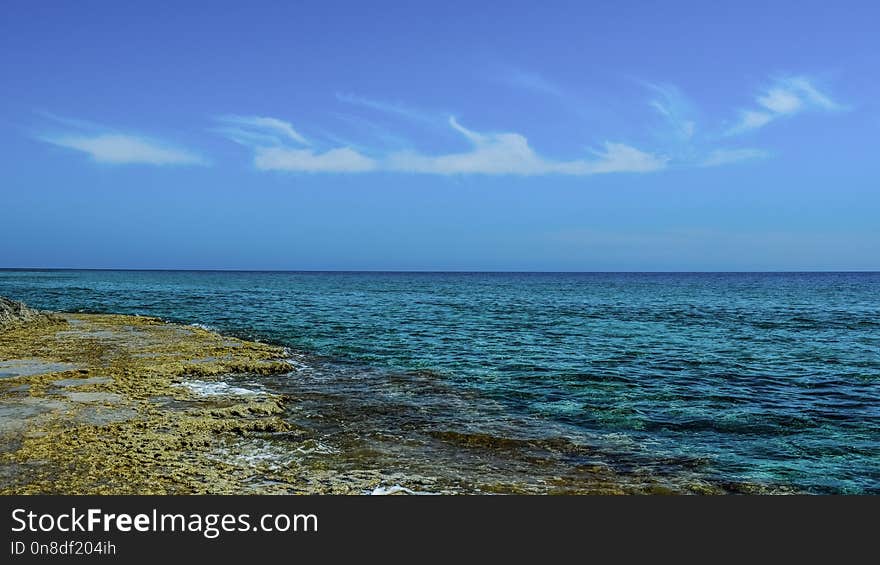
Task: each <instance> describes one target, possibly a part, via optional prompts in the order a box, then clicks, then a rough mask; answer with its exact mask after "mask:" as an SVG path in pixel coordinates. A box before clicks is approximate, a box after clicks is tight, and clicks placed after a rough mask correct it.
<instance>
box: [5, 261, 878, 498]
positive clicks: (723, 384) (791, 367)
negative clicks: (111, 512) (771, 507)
mask: <svg viewBox="0 0 880 565" xmlns="http://www.w3.org/2000/svg"><path fill="white" fill-rule="evenodd" d="M0 295H4V296H8V297H10V298H14V299H18V300H23V301H25V302H27V303H29V304H30V305H33V306H35V307H39V308H45V309H55V310H70V311H88V312H112V313H135V314H144V315H151V316H158V317H161V318H164V319H167V320H172V321H177V322H185V323H199V324H204V325H207V326H209V327H211V328H213V329H216V330H218V331H220V332H224V333H229V334H233V335H237V336H241V337H246V338H252V339H260V340H263V341H269V342H273V343H278V344H282V345H284V346H287V347H288V348H289V349H290V351H291V355H292V356H293V357H294V358H295V359H296V360H297V363H298V364H299V369H298V370H297V371H295V372H294V373H292V374H290V375H287V376H284V377H281V378H275V379H273V380H272V381H271V382H270V383H269V384H268V385H267V386H269V387H271V388H273V389H278V390H281V391H283V392H285V393H287V394H289V395H291V398H292V400H291V402H290V409H289V414H288V417H289V418H290V419H291V420H292V421H295V422H296V423H297V424H298V425H300V426H302V427H303V428H304V429H307V430H310V433H312V434H313V437H314V440H315V441H316V442H320V444H321V445H324V446H327V452H328V453H333V454H334V455H327V456H326V458H325V460H324V461H323V462H322V463H321V465H325V466H328V465H329V466H334V467H337V468H338V469H339V470H340V472H342V473H344V472H346V471H347V470H352V469H360V468H364V467H368V466H371V465H372V466H376V467H381V468H383V469H385V470H389V469H390V470H393V471H395V472H399V476H400V477H406V476H407V475H408V474H412V475H414V476H415V475H419V476H425V475H428V474H431V473H433V475H432V476H439V477H440V479H438V480H439V481H440V482H441V483H443V484H444V485H445V486H447V487H449V488H452V489H453V490H454V489H458V490H463V491H469V490H481V489H482V490H486V489H494V490H502V491H511V490H517V488H518V486H524V488H525V490H530V491H536V492H541V491H552V488H551V487H552V486H553V485H564V486H566V487H573V488H575V490H576V486H577V481H578V480H582V479H583V480H587V477H588V476H593V475H594V474H595V473H596V469H609V470H611V471H613V472H614V473H620V474H622V475H623V476H629V477H645V476H651V477H658V478H661V479H664V478H665V477H669V479H668V480H670V481H675V480H676V479H675V478H676V477H687V478H688V480H699V481H708V482H711V483H714V484H720V485H728V484H734V483H750V484H760V485H768V486H770V487H785V488H792V489H796V490H804V491H809V492H822V493H824V492H835V493H880V273H812V274H810V273H791V274H745V273H738V274H699V273H693V274H622V273H620V274H618V273H608V274H601V273H596V274H542V273H536V274H521V273H268V272H267V273H262V272H261V273H251V272H161V271H156V272H152V271H149V272H148V271H0ZM318 451H320V450H318ZM664 480H665V479H664ZM444 481H445V483H444ZM493 485H494V486H493Z"/></svg>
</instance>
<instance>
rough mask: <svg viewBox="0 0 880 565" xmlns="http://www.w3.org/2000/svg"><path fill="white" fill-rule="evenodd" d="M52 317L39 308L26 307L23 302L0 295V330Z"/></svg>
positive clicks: (49, 319) (45, 320)
mask: <svg viewBox="0 0 880 565" xmlns="http://www.w3.org/2000/svg"><path fill="white" fill-rule="evenodd" d="M53 319H54V318H53V317H52V316H50V315H48V314H45V313H43V312H40V311H39V310H34V309H33V308H28V307H27V306H25V304H24V303H23V302H17V301H15V300H10V299H8V298H4V297H3V296H0V332H3V331H6V330H11V329H13V328H17V327H19V326H23V325H25V324H30V323H35V322H48V321H51V320H53Z"/></svg>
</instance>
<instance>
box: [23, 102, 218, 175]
mask: <svg viewBox="0 0 880 565" xmlns="http://www.w3.org/2000/svg"><path fill="white" fill-rule="evenodd" d="M34 113H35V114H36V115H37V116H40V117H41V118H43V119H44V120H46V121H47V124H49V125H47V124H44V125H43V126H42V127H40V128H39V129H38V130H37V131H38V132H39V133H36V132H31V136H32V137H33V138H34V139H37V140H39V141H42V142H45V143H50V144H52V145H56V146H58V147H64V148H67V149H73V150H75V151H79V152H81V153H85V154H86V155H89V156H90V157H91V158H92V159H93V160H94V161H96V162H98V163H107V164H114V165H125V164H141V165H207V164H209V163H208V161H207V160H206V159H205V158H203V157H202V156H200V155H198V154H197V153H195V152H193V151H190V150H189V149H184V148H182V147H179V146H176V145H174V144H171V143H168V142H165V141H161V140H158V139H156V138H153V137H148V136H144V135H140V134H135V133H130V132H121V131H119V130H117V129H115V128H112V127H110V126H107V125H105V124H99V123H97V122H92V121H88V120H83V119H79V118H71V117H67V116H59V115H58V114H53V113H51V112H48V111H45V110H36V111H35V112H34Z"/></svg>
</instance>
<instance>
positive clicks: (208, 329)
mask: <svg viewBox="0 0 880 565" xmlns="http://www.w3.org/2000/svg"><path fill="white" fill-rule="evenodd" d="M189 326H190V327H191V328H199V329H201V330H205V331H206V332H213V331H215V330H214V328H212V327H211V326H206V325H205V324H199V323H198V322H196V323H193V324H190V325H189Z"/></svg>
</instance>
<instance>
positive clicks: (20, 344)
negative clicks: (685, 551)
mask: <svg viewBox="0 0 880 565" xmlns="http://www.w3.org/2000/svg"><path fill="white" fill-rule="evenodd" d="M15 304H16V305H17V307H23V305H21V303H15ZM28 310H29V312H26V313H25V315H24V317H26V318H27V321H26V323H23V324H18V325H13V326H11V327H9V326H7V328H6V329H3V328H0V495H2V494H420V493H424V494H430V493H436V494H444V493H446V494H454V493H459V494H465V493H472V494H479V493H497V494H504V493H507V494H517V493H519V494H551V493H555V494H724V493H773V492H775V493H791V492H792V491H791V490H789V489H786V488H781V489H780V488H774V487H770V486H767V485H759V484H749V483H739V482H738V483H728V484H721V483H715V482H707V481H705V480H701V479H697V478H694V477H688V476H685V475H682V476H675V475H670V476H665V475H657V476H653V474H652V473H651V472H650V471H648V472H647V474H645V473H644V472H642V471H639V470H638V469H633V470H629V471H627V470H615V469H613V468H612V466H610V465H608V464H606V463H598V462H595V463H594V464H590V465H587V466H584V465H579V466H576V467H573V468H567V469H563V468H559V469H558V471H559V472H558V474H557V473H551V474H550V475H547V476H545V475H543V474H541V475H540V476H535V477H532V478H531V479H530V478H529V471H528V470H527V469H529V468H532V467H533V466H534V470H535V471H536V472H540V473H545V472H548V471H549V470H550V468H549V467H547V468H544V466H545V465H554V464H552V463H551V462H550V460H547V461H543V460H542V459H541V457H542V456H541V455H540V454H541V453H543V452H544V451H547V452H548V454H550V453H552V452H556V451H558V450H563V451H566V450H568V451H571V450H574V451H573V453H574V452H578V453H580V452H583V451H584V449H586V450H587V451H586V452H584V453H590V454H591V458H592V455H597V456H600V453H599V452H592V451H591V450H590V449H589V448H584V447H578V446H577V445H574V444H571V445H569V444H567V443H565V442H563V443H561V444H560V443H559V441H556V442H554V441H552V440H543V441H542V440H539V439H534V440H528V439H511V438H493V437H492V436H488V435H485V434H479V433H478V434H476V435H475V434H474V433H468V432H467V431H466V430H444V429H443V428H442V427H441V428H440V429H435V428H433V427H430V428H426V429H423V430H421V431H415V432H414V433H416V434H419V433H421V434H423V435H424V434H427V436H428V437H423V438H422V440H423V441H427V442H428V443H426V444H425V446H424V449H426V450H433V452H434V454H435V456H438V457H440V461H446V462H447V463H451V462H453V461H455V462H456V463H455V464H454V467H458V473H455V472H454V471H452V468H453V467H451V468H450V472H448V473H442V474H435V472H432V469H433V466H432V464H430V461H429V460H428V459H425V457H424V454H423V453H411V454H410V456H411V457H415V459H413V460H409V461H408V462H406V463H404V462H403V461H401V460H395V459H393V458H392V459H385V458H384V457H383V455H382V453H383V452H382V451H381V448H380V447H379V446H376V445H371V444H368V443H362V442H360V441H358V440H355V441H354V443H345V442H343V445H337V446H330V445H326V444H325V443H324V441H325V439H324V437H323V435H322V434H324V433H327V430H326V428H324V426H325V425H326V422H323V423H319V426H318V429H324V432H319V431H317V430H316V429H315V427H314V425H312V424H311V423H310V422H309V421H308V419H306V420H303V419H302V418H298V417H293V416H292V415H291V409H295V408H297V407H298V406H301V405H302V404H303V402H305V403H306V404H308V403H310V402H311V403H312V404H311V405H312V406H313V407H316V408H317V410H319V412H320V413H321V414H324V413H326V417H328V418H329V419H330V420H334V421H335V420H339V418H344V419H345V421H349V418H351V417H354V418H355V419H357V418H358V415H357V412H355V413H351V412H350V410H351V409H352V407H343V408H342V410H343V412H342V413H340V412H339V410H340V406H338V405H335V403H338V401H339V399H338V398H337V399H334V398H332V397H325V396H322V395H320V394H318V396H317V397H316V396H314V394H315V393H314V391H312V393H311V398H310V393H309V392H308V391H306V390H299V387H293V386H291V385H289V384H287V385H285V386H281V387H279V386H277V385H278V383H279V381H285V380H286V381H289V379H287V378H286V376H287V375H288V374H290V373H293V372H295V371H299V370H300V369H299V368H298V366H297V363H296V361H295V360H294V359H290V358H289V357H290V353H289V352H288V351H287V350H286V349H285V348H284V347H281V346H277V345H269V344H264V343H258V342H253V341H247V340H243V339H238V338H234V337H229V336H225V335H221V334H219V333H217V332H214V331H212V330H210V329H208V328H206V327H205V326H202V325H200V324H189V325H184V324H178V323H171V322H166V321H164V320H161V319H159V318H154V317H146V316H133V315H123V314H93V313H69V312H66V313H65V312H37V311H34V310H30V309H28ZM270 390H271V392H270ZM316 401H317V402H318V404H317V405H315V404H314V403H315V402H316ZM354 409H355V410H357V411H358V412H359V411H360V410H361V409H362V408H354ZM386 409H387V408H383V409H382V411H384V410H386ZM308 410H314V408H311V409H307V411H308ZM322 417H324V416H320V415H318V416H317V418H318V419H319V420H320V419H321V418H322ZM410 423H411V422H410ZM332 426H334V427H335V428H334V429H336V432H337V433H338V432H339V426H341V427H342V428H346V424H345V422H343V421H342V420H339V422H338V423H334V424H332ZM348 434H349V431H347V430H346V431H343V435H348ZM379 441H380V443H381V442H382V440H381V439H380V440H379ZM377 450H378V451H377ZM396 450H397V448H396V447H395V449H394V451H396ZM428 452H429V451H426V452H425V453H428ZM398 455H399V454H398ZM486 457H489V458H490V459H486ZM494 457H501V458H502V459H504V458H507V457H512V459H510V460H509V461H506V463H509V464H510V466H511V467H510V469H511V474H510V475H505V474H504V472H501V471H500V473H501V474H496V473H493V472H487V471H486V470H487V469H489V470H490V471H491V466H489V467H486V466H485V465H486V462H487V461H489V460H492V459H491V458H494ZM535 457H537V459H534V458H535ZM600 457H601V456H600ZM444 458H449V459H448V460H447V459H444ZM502 459H498V460H497V461H498V462H501V461H502ZM418 461H421V462H422V463H418ZM465 461H472V463H471V464H467V463H465ZM462 465H463V466H462ZM470 465H476V467H474V468H470ZM468 469H470V471H469V470H468ZM479 469H482V472H485V474H483V475H480V474H479V473H480V472H481V471H478V470H479ZM450 473H452V474H450ZM475 473H476V474H475ZM523 473H525V475H523ZM515 477H519V479H520V480H522V481H523V482H522V483H520V482H519V480H517V479H516V478H515Z"/></svg>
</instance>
